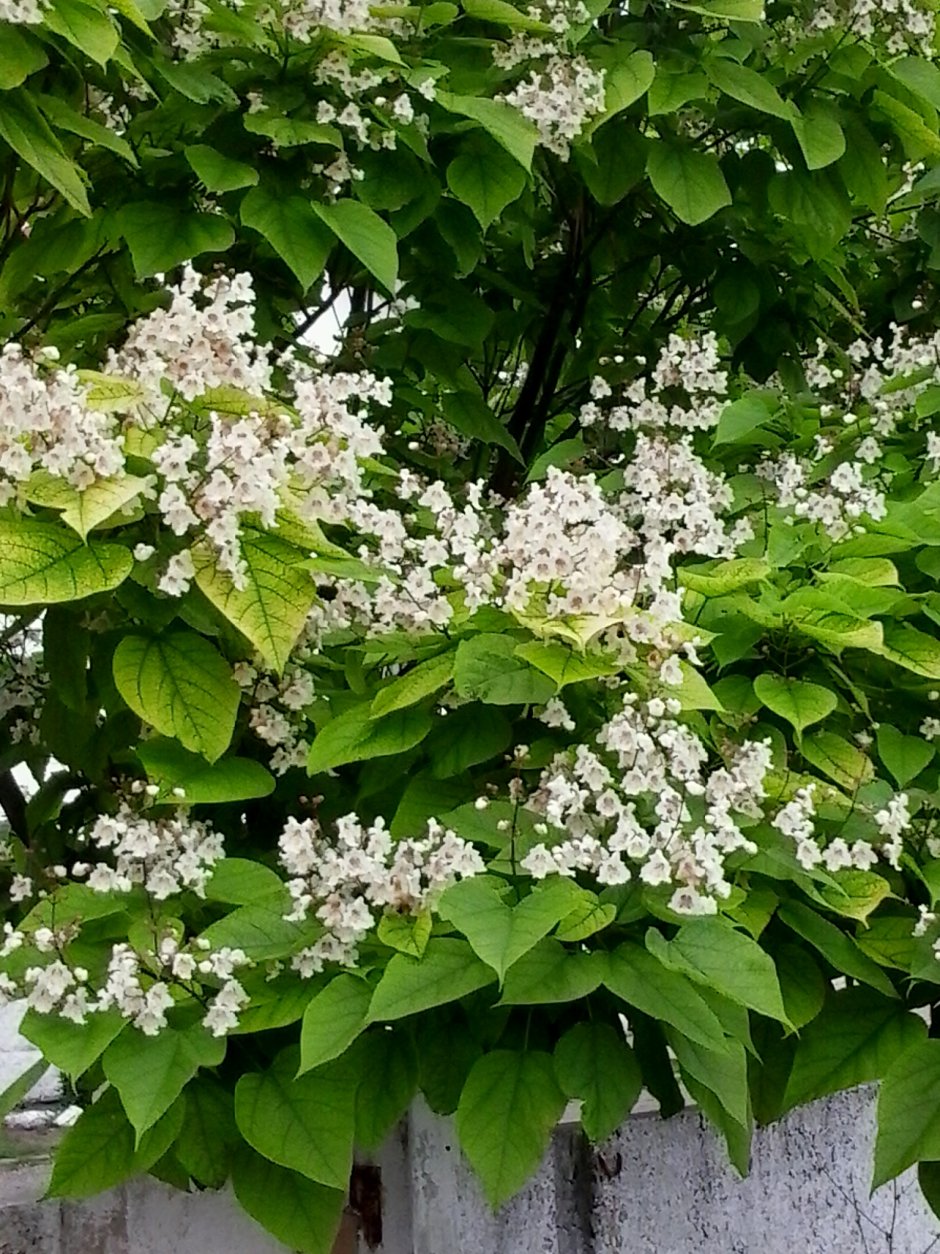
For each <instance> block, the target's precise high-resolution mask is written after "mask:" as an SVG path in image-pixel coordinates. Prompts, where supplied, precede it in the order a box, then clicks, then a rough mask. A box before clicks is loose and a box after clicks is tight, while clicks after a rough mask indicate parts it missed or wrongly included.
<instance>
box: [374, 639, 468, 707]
mask: <svg viewBox="0 0 940 1254" xmlns="http://www.w3.org/2000/svg"><path fill="white" fill-rule="evenodd" d="M453 673H454V655H453V653H442V654H439V655H438V656H437V657H432V658H428V660H427V661H426V662H419V663H418V665H417V666H415V667H413V668H412V669H411V670H410V671H406V672H405V674H404V675H400V676H399V677H398V678H397V679H393V680H391V681H390V682H389V683H388V684H386V686H385V687H384V688H381V689H380V690H379V692H378V693H377V694H376V697H375V699H374V700H373V702H372V706H371V709H370V713H371V715H372V717H373V718H382V716H383V715H385V714H391V713H393V712H394V711H395V710H404V709H407V708H408V706H410V705H416V704H417V703H418V702H419V701H423V700H424V698H425V697H430V696H431V695H432V693H435V692H438V691H439V690H440V689H441V688H443V687H445V685H446V684H448V683H450V679H451V676H452V675H453Z"/></svg>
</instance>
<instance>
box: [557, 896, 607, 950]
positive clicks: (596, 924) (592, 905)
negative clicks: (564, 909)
mask: <svg viewBox="0 0 940 1254" xmlns="http://www.w3.org/2000/svg"><path fill="white" fill-rule="evenodd" d="M616 917H617V907H616V906H615V905H614V904H613V902H611V901H598V900H597V898H596V897H595V896H594V894H593V893H591V894H590V895H588V896H586V897H584V898H583V899H582V900H581V901H579V902H578V904H577V905H576V906H575V908H574V909H573V910H570V911H569V912H568V913H567V914H566V915H565V917H564V918H563V919H562V921H561V922H560V923H559V924H558V927H557V928H556V929H555V936H556V937H557V939H558V940H560V941H582V940H587V938H588V937H589V936H594V935H596V934H597V933H598V932H602V931H603V930H604V928H605V927H607V926H608V924H610V923H613V921H614V919H615V918H616Z"/></svg>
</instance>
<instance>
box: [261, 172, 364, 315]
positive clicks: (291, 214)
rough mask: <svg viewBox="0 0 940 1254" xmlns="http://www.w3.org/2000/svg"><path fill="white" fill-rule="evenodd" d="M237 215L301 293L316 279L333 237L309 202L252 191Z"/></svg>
mask: <svg viewBox="0 0 940 1254" xmlns="http://www.w3.org/2000/svg"><path fill="white" fill-rule="evenodd" d="M256 181H257V180H256ZM239 213H240V216H241V220H242V225H243V226H249V227H251V228H252V229H253V230H255V231H257V232H258V234H259V235H263V236H264V238H265V239H266V240H267V241H268V243H269V244H270V245H271V247H272V248H273V249H274V251H275V252H276V253H277V254H278V256H279V257H281V258H282V260H284V261H285V262H286V263H287V265H288V266H289V267H290V268H291V270H293V272H294V274H295V275H296V276H297V279H298V281H299V283H300V286H301V287H302V288H303V290H304V291H306V290H307V289H308V288H309V287H310V285H311V284H312V283H313V282H314V280H315V279H318V278H319V277H320V275H321V274H322V273H323V269H324V267H325V266H326V262H327V258H328V257H329V255H330V252H331V250H332V248H333V234H332V232H331V231H330V230H328V229H327V227H326V226H324V224H323V221H322V220H321V218H320V216H319V215H318V214H317V213H316V212H315V210H314V206H313V205H312V204H311V203H310V201H309V200H306V199H305V198H304V197H303V196H279V195H276V194H275V193H274V192H272V191H269V190H268V188H266V187H255V188H253V189H252V190H251V191H250V192H249V193H248V195H247V196H246V197H245V199H244V200H243V201H242V203H241V208H240V210H239ZM357 255H358V254H357Z"/></svg>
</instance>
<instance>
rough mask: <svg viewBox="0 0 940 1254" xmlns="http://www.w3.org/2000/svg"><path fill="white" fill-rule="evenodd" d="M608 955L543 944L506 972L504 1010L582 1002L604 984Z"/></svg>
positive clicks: (549, 941) (550, 940)
mask: <svg viewBox="0 0 940 1254" xmlns="http://www.w3.org/2000/svg"><path fill="white" fill-rule="evenodd" d="M606 971H607V962H606V955H605V954H604V953H603V952H601V951H600V950H595V951H593V952H591V953H584V952H583V951H581V950H579V949H566V948H565V947H564V945H562V944H561V943H560V942H559V941H557V940H555V939H553V938H552V937H547V938H546V939H545V940H541V941H539V942H538V944H537V945H534V946H533V947H532V949H530V950H529V951H528V953H526V954H523V956H522V957H521V958H518V959H517V960H516V961H515V962H514V963H513V965H512V966H511V967H510V968H509V970H508V971H507V972H506V979H505V981H504V983H503V995H502V997H501V998H500V999H499V1002H498V1003H497V1004H498V1005H500V1006H536V1005H557V1004H558V1003H559V1002H564V1001H581V1000H582V999H583V998H585V997H587V996H588V995H589V994H591V993H593V992H594V990H595V989H596V988H598V987H599V986H600V985H601V983H603V980H604V976H605V973H606Z"/></svg>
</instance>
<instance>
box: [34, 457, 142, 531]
mask: <svg viewBox="0 0 940 1254" xmlns="http://www.w3.org/2000/svg"><path fill="white" fill-rule="evenodd" d="M146 487H147V481H146V480H145V479H139V478H138V477H137V476H136V475H122V476H121V477H120V478H114V479H98V480H96V481H95V482H94V483H93V484H91V485H90V486H89V487H87V488H85V489H84V490H83V491H81V492H80V491H79V490H78V489H77V488H73V487H72V485H71V484H69V483H67V482H66V481H65V480H64V479H59V478H57V477H56V476H55V475H50V474H47V473H46V472H45V471H39V472H37V473H36V474H34V475H32V476H31V477H30V479H29V482H28V483H27V484H26V487H25V496H26V499H27V500H29V501H33V502H34V503H35V504H36V505H45V506H47V507H48V508H50V509H59V510H61V511H62V514H61V518H62V521H63V522H64V523H66V524H67V525H68V526H69V527H71V528H72V530H73V531H77V532H78V534H79V535H80V536H81V538H82V539H83V540H84V539H86V538H87V536H88V533H89V531H93V530H94V529H95V528H96V527H100V526H101V525H102V524H104V523H107V522H108V520H109V519H112V518H113V515H115V514H118V513H119V511H123V510H125V509H126V508H127V507H128V506H131V505H132V504H133V502H135V501H136V500H137V498H138V497H139V496H140V494H141V492H142V491H143V490H144V489H145V488H146ZM120 521H121V519H120V518H119V517H118V518H113V521H112V525H117V523H118V522H120Z"/></svg>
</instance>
